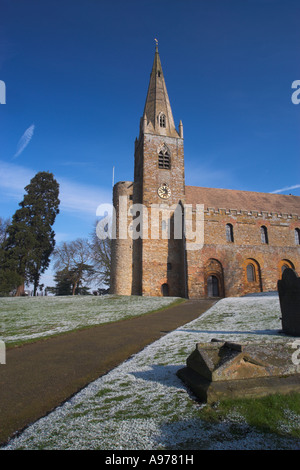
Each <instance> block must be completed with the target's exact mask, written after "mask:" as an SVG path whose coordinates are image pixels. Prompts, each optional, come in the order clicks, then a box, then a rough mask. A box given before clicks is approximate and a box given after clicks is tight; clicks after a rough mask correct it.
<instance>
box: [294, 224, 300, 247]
mask: <svg viewBox="0 0 300 470" xmlns="http://www.w3.org/2000/svg"><path fill="white" fill-rule="evenodd" d="M295 243H296V245H300V228H295Z"/></svg>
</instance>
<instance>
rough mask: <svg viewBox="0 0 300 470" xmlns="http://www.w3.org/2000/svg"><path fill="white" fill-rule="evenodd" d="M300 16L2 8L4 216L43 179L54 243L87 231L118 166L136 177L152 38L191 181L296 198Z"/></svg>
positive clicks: (277, 11) (177, 7) (50, 5)
mask: <svg viewBox="0 0 300 470" xmlns="http://www.w3.org/2000/svg"><path fill="white" fill-rule="evenodd" d="M299 17H300V2H299V0H163V1H162V0H126V1H124V0H110V1H109V2H108V1H104V0H60V1H57V0H51V1H50V0H26V1H24V0H14V1H11V0H0V80H2V81H4V82H5V84H6V104H5V105H0V216H1V217H4V218H6V217H9V216H12V215H13V213H14V212H15V210H16V209H17V208H18V203H19V202H20V201H21V200H22V198H23V195H24V189H23V188H24V186H26V185H27V184H28V183H29V181H30V179H31V178H32V177H33V176H34V175H35V173H37V172H38V171H51V172H53V174H54V176H55V177H56V179H57V181H58V182H59V183H60V187H61V212H60V214H59V215H58V217H57V220H56V222H55V226H54V229H55V232H56V239H57V242H60V241H62V240H72V239H75V238H77V237H87V236H88V235H89V234H90V233H91V231H92V230H93V223H94V221H95V218H96V208H97V206H98V205H99V204H102V203H109V202H110V201H111V191H112V169H113V166H114V167H115V181H122V180H129V181H130V180H132V178H133V151H134V140H135V138H136V136H137V135H138V131H139V120H140V117H141V115H142V113H143V108H144V103H145V99H146V93H147V88H148V82H149V77H150V71H151V68H152V63H153V58H154V51H155V42H154V38H158V40H159V53H160V58H161V61H162V67H163V70H164V75H165V79H166V84H167V89H168V94H169V97H170V101H171V106H172V110H173V115H174V119H175V123H176V125H177V126H178V124H179V120H180V119H181V120H182V121H183V128H184V138H185V165H186V184H188V185H195V186H207V187H221V188H231V189H241V190H251V191H259V192H273V191H280V192H282V193H283V194H289V193H292V194H295V195H300V171H299V169H300V166H299V161H300V159H299V151H300V132H299V130H300V129H299V124H300V104H299V105H295V104H293V103H292V101H291V96H292V93H293V90H292V88H291V86H292V82H293V81H294V80H300V60H299V47H300V46H299V44H300V28H299ZM283 188H292V189H286V190H284V191H282V190H283Z"/></svg>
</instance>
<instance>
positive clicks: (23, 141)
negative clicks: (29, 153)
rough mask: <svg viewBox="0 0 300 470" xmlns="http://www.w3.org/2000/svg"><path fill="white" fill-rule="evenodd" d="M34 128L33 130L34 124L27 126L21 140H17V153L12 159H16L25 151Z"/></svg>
mask: <svg viewBox="0 0 300 470" xmlns="http://www.w3.org/2000/svg"><path fill="white" fill-rule="evenodd" d="M34 128H35V126H34V124H31V126H29V127H28V129H26V131H25V132H24V134H23V135H22V137H21V139H20V140H19V143H18V147H17V151H16V153H15V155H14V156H13V158H17V157H18V156H19V155H21V153H22V152H23V151H24V150H25V148H26V147H27V145H28V144H29V142H30V141H31V139H32V137H33V133H34Z"/></svg>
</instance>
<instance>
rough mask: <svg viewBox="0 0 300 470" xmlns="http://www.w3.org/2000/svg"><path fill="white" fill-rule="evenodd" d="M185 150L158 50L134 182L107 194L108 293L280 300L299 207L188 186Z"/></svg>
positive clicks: (298, 229)
mask: <svg viewBox="0 0 300 470" xmlns="http://www.w3.org/2000/svg"><path fill="white" fill-rule="evenodd" d="M183 141H184V139H183V125H182V122H181V121H180V123H179V126H178V129H176V127H175V124H174V119H173V115H172V109H171V106H170V101H169V97H168V93H167V88H166V83H165V78H164V74H163V70H162V66H161V61H160V56H159V53H158V47H157V46H156V50H155V57H154V62H153V67H152V72H151V75H150V83H149V87H148V93H147V98H146V103H145V107H144V113H143V116H142V118H141V120H140V131H139V137H138V138H137V139H136V141H135V154H134V180H133V181H122V182H118V183H116V184H115V185H114V188H113V206H114V214H115V218H114V224H113V233H114V236H113V243H112V268H111V288H110V291H111V292H112V293H115V294H120V295H147V296H161V295H169V296H179V297H186V298H209V297H227V296H240V295H244V294H247V293H254V292H267V291H272V290H276V289H277V281H278V279H280V278H281V276H282V272H283V270H284V269H285V268H286V267H290V268H293V269H294V270H295V271H296V273H298V274H299V273H300V197H299V196H293V195H281V194H270V193H258V192H249V191H238V190H231V189H217V188H206V187H195V186H186V185H185V172H184V146H183ZM154 209H155V210H154ZM151 211H152V212H151ZM153 213H155V214H156V215H155V217H152V214H153ZM124 215H125V217H124ZM187 227H189V230H190V233H192V234H193V236H194V238H192V237H187V230H186V229H187ZM197 231H198V232H197ZM200 232H201V233H200Z"/></svg>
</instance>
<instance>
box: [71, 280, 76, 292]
mask: <svg viewBox="0 0 300 470" xmlns="http://www.w3.org/2000/svg"><path fill="white" fill-rule="evenodd" d="M76 287H77V281H76V282H74V284H73V290H72V295H75V291H76Z"/></svg>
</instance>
